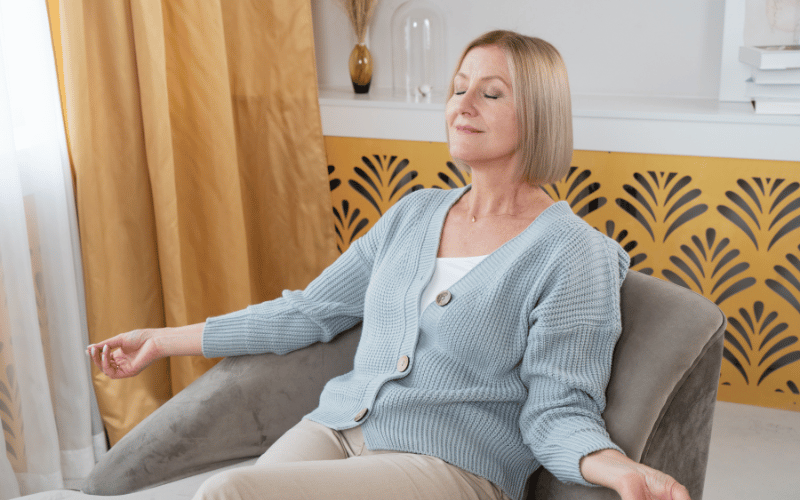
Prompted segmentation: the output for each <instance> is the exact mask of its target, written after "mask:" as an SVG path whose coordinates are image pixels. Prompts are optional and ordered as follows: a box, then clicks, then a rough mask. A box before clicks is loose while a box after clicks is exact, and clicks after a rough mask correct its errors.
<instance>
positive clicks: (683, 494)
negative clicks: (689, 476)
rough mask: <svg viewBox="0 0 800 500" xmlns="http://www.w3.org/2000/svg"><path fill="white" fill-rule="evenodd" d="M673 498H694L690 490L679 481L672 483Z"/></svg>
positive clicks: (674, 499)
mask: <svg viewBox="0 0 800 500" xmlns="http://www.w3.org/2000/svg"><path fill="white" fill-rule="evenodd" d="M671 493H672V500H692V499H691V498H690V497H689V490H687V489H686V487H685V486H683V485H682V484H680V483H679V482H677V481H676V482H675V484H673V485H672V491H671Z"/></svg>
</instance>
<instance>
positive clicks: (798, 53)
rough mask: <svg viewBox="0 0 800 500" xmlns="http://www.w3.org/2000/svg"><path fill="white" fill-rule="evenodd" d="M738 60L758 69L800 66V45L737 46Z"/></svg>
mask: <svg viewBox="0 0 800 500" xmlns="http://www.w3.org/2000/svg"><path fill="white" fill-rule="evenodd" d="M739 60H740V61H741V62H743V63H747V64H749V65H750V66H753V67H754V68H758V69H787V68H800V45H762V46H758V47H752V46H744V47H739Z"/></svg>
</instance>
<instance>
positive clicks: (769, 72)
mask: <svg viewBox="0 0 800 500" xmlns="http://www.w3.org/2000/svg"><path fill="white" fill-rule="evenodd" d="M753 81H754V82H755V83H758V84H760V85H774V84H793V85H800V68H793V69H756V68H753Z"/></svg>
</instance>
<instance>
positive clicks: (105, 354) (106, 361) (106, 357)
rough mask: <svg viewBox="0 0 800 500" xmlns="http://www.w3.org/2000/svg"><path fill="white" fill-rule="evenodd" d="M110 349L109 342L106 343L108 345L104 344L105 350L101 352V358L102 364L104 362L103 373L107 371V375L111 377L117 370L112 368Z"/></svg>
mask: <svg viewBox="0 0 800 500" xmlns="http://www.w3.org/2000/svg"><path fill="white" fill-rule="evenodd" d="M108 351H109V348H108V344H106V345H104V346H103V350H102V351H101V354H100V359H101V364H102V367H103V373H105V374H106V375H108V376H109V377H110V376H112V375H113V374H115V372H116V370H112V369H111V364H110V362H109V358H110V356H109V352H108Z"/></svg>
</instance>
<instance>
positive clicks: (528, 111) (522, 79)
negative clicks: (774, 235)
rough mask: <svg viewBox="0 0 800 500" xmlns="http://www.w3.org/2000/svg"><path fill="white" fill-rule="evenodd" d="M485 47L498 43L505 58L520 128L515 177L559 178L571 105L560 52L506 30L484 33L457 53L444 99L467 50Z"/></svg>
mask: <svg viewBox="0 0 800 500" xmlns="http://www.w3.org/2000/svg"><path fill="white" fill-rule="evenodd" d="M484 46H496V47H499V48H500V49H501V50H502V51H503V52H504V53H505V55H506V60H507V61H508V66H509V72H510V73H511V79H512V82H511V85H512V87H513V94H514V104H515V106H516V109H517V122H518V123H519V127H520V144H519V148H520V152H521V155H520V158H521V160H520V164H519V165H518V167H517V168H518V175H519V178H520V180H523V181H525V182H527V183H529V184H531V185H540V184H551V183H553V182H557V181H559V180H561V179H562V178H563V177H564V176H565V175H567V172H568V171H569V167H570V163H571V162H572V104H571V100H570V93H569V81H568V80H567V68H566V66H565V65H564V61H563V59H562V58H561V54H559V53H558V51H557V50H556V48H555V47H553V46H552V45H551V44H549V43H548V42H545V41H544V40H542V39H540V38H533V37H529V36H525V35H520V34H519V33H515V32H513V31H505V30H498V31H490V32H488V33H485V34H483V35H481V36H479V37H478V38H476V39H475V40H473V41H472V42H471V43H470V44H469V45H467V48H465V49H464V52H463V53H462V54H461V57H460V59H459V60H458V64H457V65H456V69H455V71H454V72H453V78H452V79H451V80H450V88H449V90H448V94H447V99H448V100H449V99H450V98H451V97H452V96H453V92H454V88H453V81H454V79H455V75H456V74H457V73H458V70H459V68H461V63H462V62H463V61H464V57H466V55H467V53H468V52H469V51H470V50H472V49H474V48H476V47H484ZM448 141H449V137H448ZM453 160H454V161H455V163H456V165H458V167H459V168H460V169H462V170H464V171H466V172H470V171H471V169H470V168H469V165H467V164H466V163H464V162H463V161H461V160H458V159H456V158H454V159H453Z"/></svg>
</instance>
